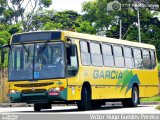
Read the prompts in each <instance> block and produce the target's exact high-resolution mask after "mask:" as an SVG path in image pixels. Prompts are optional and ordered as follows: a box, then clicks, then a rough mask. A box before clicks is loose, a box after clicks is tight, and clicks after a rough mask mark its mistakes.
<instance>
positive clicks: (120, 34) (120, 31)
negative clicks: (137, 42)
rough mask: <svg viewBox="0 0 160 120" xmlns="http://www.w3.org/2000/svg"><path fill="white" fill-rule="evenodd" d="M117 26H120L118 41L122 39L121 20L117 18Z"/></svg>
mask: <svg viewBox="0 0 160 120" xmlns="http://www.w3.org/2000/svg"><path fill="white" fill-rule="evenodd" d="M119 24H120V28H119V39H122V19H121V17H120V18H119Z"/></svg>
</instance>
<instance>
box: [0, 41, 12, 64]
mask: <svg viewBox="0 0 160 120" xmlns="http://www.w3.org/2000/svg"><path fill="white" fill-rule="evenodd" d="M6 48H10V45H9V44H6V45H3V46H2V49H1V64H4V59H5V51H4V50H5V49H6Z"/></svg>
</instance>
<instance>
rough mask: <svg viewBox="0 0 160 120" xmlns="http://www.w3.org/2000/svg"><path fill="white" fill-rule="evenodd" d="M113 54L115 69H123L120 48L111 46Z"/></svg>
mask: <svg viewBox="0 0 160 120" xmlns="http://www.w3.org/2000/svg"><path fill="white" fill-rule="evenodd" d="M113 53H114V61H115V65H116V67H119V68H123V67H124V58H123V52H122V47H120V46H113Z"/></svg>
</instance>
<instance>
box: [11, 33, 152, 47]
mask: <svg viewBox="0 0 160 120" xmlns="http://www.w3.org/2000/svg"><path fill="white" fill-rule="evenodd" d="M38 32H39V33H43V32H61V33H63V35H64V37H70V38H78V39H81V40H89V41H95V42H96V41H97V42H106V43H110V44H119V45H126V46H133V47H140V48H149V49H155V46H153V45H150V44H144V43H138V42H132V41H127V40H120V39H115V38H109V37H103V36H98V35H90V34H85V33H78V32H71V31H61V30H58V31H54V30H48V31H47V30H46V31H37V32H26V33H19V34H14V35H23V34H28V33H38ZM14 35H13V36H14Z"/></svg>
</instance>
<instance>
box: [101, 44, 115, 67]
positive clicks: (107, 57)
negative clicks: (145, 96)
mask: <svg viewBox="0 0 160 120" xmlns="http://www.w3.org/2000/svg"><path fill="white" fill-rule="evenodd" d="M102 54H103V62H104V66H106V67H114V58H113V54H112V46H111V45H107V44H102Z"/></svg>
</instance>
